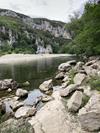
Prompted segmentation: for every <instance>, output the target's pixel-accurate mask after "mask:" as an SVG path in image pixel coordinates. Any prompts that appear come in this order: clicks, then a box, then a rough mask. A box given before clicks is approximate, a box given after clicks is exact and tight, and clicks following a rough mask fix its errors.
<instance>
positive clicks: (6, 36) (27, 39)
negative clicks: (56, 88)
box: [0, 9, 71, 53]
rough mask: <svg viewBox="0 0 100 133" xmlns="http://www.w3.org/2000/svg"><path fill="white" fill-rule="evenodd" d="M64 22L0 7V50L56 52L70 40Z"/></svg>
mask: <svg viewBox="0 0 100 133" xmlns="http://www.w3.org/2000/svg"><path fill="white" fill-rule="evenodd" d="M64 26H65V23H63V22H59V21H53V20H48V19H44V18H30V17H28V16H26V15H23V14H19V13H16V12H14V11H11V10H5V9H0V51H10V52H12V51H14V52H28V53H52V52H54V53H58V52H60V49H61V47H62V46H63V45H64V43H65V42H67V41H68V42H69V41H70V40H71V35H70V33H69V32H68V31H67V30H66V29H65V28H64Z"/></svg>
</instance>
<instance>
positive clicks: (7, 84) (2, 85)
mask: <svg viewBox="0 0 100 133" xmlns="http://www.w3.org/2000/svg"><path fill="white" fill-rule="evenodd" d="M17 86H18V84H17V82H16V81H14V80H13V79H5V80H0V90H6V89H9V88H11V89H16V88H17Z"/></svg>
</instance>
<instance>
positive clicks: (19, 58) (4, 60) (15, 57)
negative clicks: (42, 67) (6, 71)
mask: <svg viewBox="0 0 100 133" xmlns="http://www.w3.org/2000/svg"><path fill="white" fill-rule="evenodd" d="M70 56H73V55H70V54H7V55H3V56H1V57H0V64H13V63H21V62H29V61H32V60H39V59H44V58H45V59H47V58H54V57H70Z"/></svg>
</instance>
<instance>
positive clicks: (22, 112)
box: [15, 106, 36, 119]
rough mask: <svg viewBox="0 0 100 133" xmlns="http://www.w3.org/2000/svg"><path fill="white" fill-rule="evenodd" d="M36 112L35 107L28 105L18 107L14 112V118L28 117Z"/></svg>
mask: <svg viewBox="0 0 100 133" xmlns="http://www.w3.org/2000/svg"><path fill="white" fill-rule="evenodd" d="M35 112H36V108H34V107H30V106H24V107H20V108H19V109H18V110H17V111H16V112H15V118H17V119H18V118H21V117H29V116H32V115H34V114H35Z"/></svg>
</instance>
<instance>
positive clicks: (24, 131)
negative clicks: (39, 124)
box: [0, 118, 34, 133]
mask: <svg viewBox="0 0 100 133" xmlns="http://www.w3.org/2000/svg"><path fill="white" fill-rule="evenodd" d="M0 133H34V129H33V127H32V126H31V125H30V124H29V123H28V122H27V121H26V120H23V119H19V120H16V119H13V118H11V119H9V120H7V121H5V122H3V123H2V124H0Z"/></svg>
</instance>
